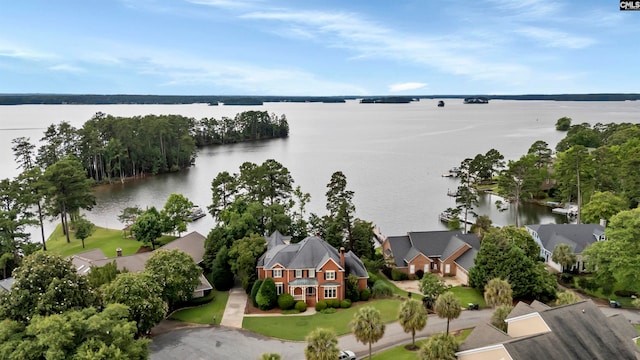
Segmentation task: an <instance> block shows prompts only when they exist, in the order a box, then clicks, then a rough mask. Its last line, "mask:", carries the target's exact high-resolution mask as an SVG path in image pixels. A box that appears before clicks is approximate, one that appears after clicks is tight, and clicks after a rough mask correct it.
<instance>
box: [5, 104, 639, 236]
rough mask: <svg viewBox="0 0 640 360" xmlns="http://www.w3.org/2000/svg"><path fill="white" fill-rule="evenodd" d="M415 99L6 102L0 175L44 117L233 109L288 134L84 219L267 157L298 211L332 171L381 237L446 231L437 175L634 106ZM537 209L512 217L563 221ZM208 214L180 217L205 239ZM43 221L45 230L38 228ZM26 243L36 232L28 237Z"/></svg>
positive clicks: (105, 191) (445, 200) (150, 184)
mask: <svg viewBox="0 0 640 360" xmlns="http://www.w3.org/2000/svg"><path fill="white" fill-rule="evenodd" d="M445 102H446V106H445V107H444V108H439V107H437V106H436V104H437V100H421V101H419V102H413V103H410V104H359V103H358V102H356V101H348V102H346V103H335V104H324V103H265V104H264V105H263V106H208V105H206V104H191V105H18V106H0V146H2V148H0V164H2V167H1V168H2V169H3V171H2V177H14V176H16V175H17V174H18V170H17V169H16V164H15V162H14V160H13V153H12V151H11V140H12V139H13V138H16V137H19V136H26V137H30V138H31V139H32V141H36V140H38V139H40V138H41V137H42V135H43V132H44V130H45V129H46V127H47V126H48V125H50V124H51V123H59V122H60V121H68V122H69V123H70V124H72V125H73V126H76V127H80V126H82V124H83V123H84V122H85V121H86V120H88V119H90V118H91V117H92V116H93V114H95V113H96V112H99V111H100V112H104V113H107V114H111V115H114V116H134V115H146V114H180V115H184V116H189V117H194V118H197V119H200V118H203V117H216V118H221V117H222V116H229V117H232V116H234V115H235V114H236V113H238V112H241V111H244V110H267V111H269V112H274V113H276V114H285V115H286V116H287V119H288V121H289V126H290V136H289V138H287V139H276V140H267V141H259V142H252V143H241V144H234V145H225V146H211V147H206V148H203V149H201V150H200V151H199V152H198V157H197V159H196V164H195V166H193V167H192V168H190V169H188V170H185V171H183V172H180V173H175V174H167V175H161V176H155V177H151V176H150V177H147V178H144V179H141V180H137V181H134V182H130V183H127V184H124V185H120V184H118V185H112V186H101V187H98V188H96V198H97V205H96V206H95V207H94V209H93V210H92V211H90V212H88V213H87V217H88V218H89V219H90V220H91V221H93V222H94V223H95V224H97V225H99V226H105V227H110V228H121V227H122V225H121V224H120V223H119V222H118V220H117V215H118V214H119V213H120V211H121V210H122V209H123V208H125V207H127V206H133V205H138V206H141V207H142V208H144V207H147V206H156V207H159V208H160V207H162V206H163V205H164V202H165V200H166V199H167V197H168V196H169V194H171V193H182V194H184V195H185V196H186V197H188V198H189V199H190V200H191V201H193V202H194V203H196V204H199V205H200V206H201V207H206V206H208V205H209V204H210V203H211V189H210V186H211V180H213V178H214V177H215V176H216V175H217V174H218V173H219V172H220V171H225V170H226V171H229V172H232V173H233V172H238V167H239V166H240V164H242V163H243V162H245V161H251V162H255V163H262V162H263V161H264V160H266V159H269V158H273V159H275V160H277V161H279V162H280V163H282V164H283V165H284V166H285V167H287V168H288V169H289V170H290V171H291V174H292V176H293V178H294V180H295V182H296V183H295V184H296V185H300V186H301V187H302V190H303V191H305V192H309V193H310V194H311V203H310V204H309V206H308V210H309V211H311V212H315V213H318V214H319V215H323V214H325V212H326V210H325V201H326V198H325V193H326V184H327V183H328V182H329V179H330V177H331V174H332V173H333V172H335V171H338V170H340V171H343V172H344V173H345V175H346V176H347V179H348V188H349V189H350V190H353V191H354V192H355V197H354V202H355V205H356V213H357V214H356V215H357V217H359V218H362V219H365V220H368V221H372V222H374V223H375V224H377V225H378V226H379V227H380V229H381V230H382V232H383V233H384V234H385V235H402V234H405V233H406V232H408V231H420V230H439V229H445V228H446V227H445V226H444V225H443V224H442V223H441V222H440V221H439V220H438V214H439V213H440V212H442V211H443V210H445V209H446V208H448V207H454V206H455V201H454V199H453V198H451V197H448V196H447V190H448V189H454V188H456V187H457V181H456V180H455V179H451V178H445V177H442V176H441V175H442V174H443V173H444V172H446V171H447V170H448V169H449V168H451V167H454V166H458V165H459V164H460V162H461V161H462V160H464V159H465V158H468V157H471V158H472V157H474V156H475V155H476V154H478V153H483V154H484V153H486V152H487V151H488V150H489V149H491V148H495V149H496V150H498V151H499V152H500V153H502V154H503V155H504V156H505V158H506V159H517V158H519V157H520V156H521V155H523V154H524V153H526V151H527V150H528V148H529V146H530V145H531V144H532V143H533V142H535V141H536V140H543V141H546V142H547V143H548V144H549V146H550V147H551V148H554V147H555V145H556V143H557V142H558V141H559V140H560V139H562V138H563V137H564V133H563V132H559V131H556V130H555V127H554V126H555V123H556V120H557V119H558V118H560V117H563V116H568V117H570V118H572V119H573V123H583V122H585V123H590V124H595V123H598V122H601V123H609V122H632V123H638V122H639V120H640V119H639V118H638V114H640V102H637V101H627V102H555V101H507V100H505V101H499V100H492V101H491V102H490V103H489V104H463V103H462V99H448V100H445ZM498 199H499V198H498V197H497V196H495V195H486V196H483V197H482V199H481V205H480V208H479V210H478V212H479V213H481V214H488V215H489V216H490V217H491V219H492V220H493V221H494V223H496V224H498V225H506V224H513V223H514V222H515V221H514V219H515V218H514V216H515V215H514V213H513V210H511V209H509V210H507V211H504V212H499V211H498V209H497V208H496V206H495V205H494V203H495V201H496V200H498ZM565 220H566V219H564V218H563V217H562V216H557V215H553V214H551V212H550V210H549V209H547V208H544V207H537V206H533V205H527V206H524V209H522V211H521V219H520V224H533V223H549V222H562V221H565ZM212 226H213V221H212V219H211V217H210V216H209V215H208V216H206V217H205V218H203V219H201V220H198V221H196V222H194V223H192V224H190V230H197V231H199V232H201V233H202V234H205V235H206V234H207V233H208V232H209V229H210V228H211V227H212ZM52 228H53V225H52V224H48V225H47V233H49V232H50V231H51V229H52ZM35 239H36V240H39V238H38V237H37V236H36V238H35Z"/></svg>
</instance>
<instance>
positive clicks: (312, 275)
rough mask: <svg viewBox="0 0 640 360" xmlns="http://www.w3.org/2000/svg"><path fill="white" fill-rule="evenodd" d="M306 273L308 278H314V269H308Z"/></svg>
mask: <svg viewBox="0 0 640 360" xmlns="http://www.w3.org/2000/svg"><path fill="white" fill-rule="evenodd" d="M307 273H308V274H309V277H310V278H314V277H316V270H315V269H309V270H307Z"/></svg>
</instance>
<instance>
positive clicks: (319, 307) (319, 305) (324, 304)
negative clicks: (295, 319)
mask: <svg viewBox="0 0 640 360" xmlns="http://www.w3.org/2000/svg"><path fill="white" fill-rule="evenodd" d="M326 308H327V302H326V301H324V300H320V301H318V302H317V303H316V311H322V310H324V309H326Z"/></svg>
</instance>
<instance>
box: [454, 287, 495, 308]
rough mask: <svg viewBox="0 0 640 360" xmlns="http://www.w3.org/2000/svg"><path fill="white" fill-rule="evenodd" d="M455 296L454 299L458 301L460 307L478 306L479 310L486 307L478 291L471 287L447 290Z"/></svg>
mask: <svg viewBox="0 0 640 360" xmlns="http://www.w3.org/2000/svg"><path fill="white" fill-rule="evenodd" d="M449 291H451V292H452V293H454V294H455V295H456V298H458V300H459V301H460V305H462V307H467V304H469V303H474V304H478V305H479V306H480V307H481V308H483V307H487V303H486V302H485V301H484V296H483V295H482V292H480V290H479V289H476V288H472V287H463V286H455V287H452V288H451V289H449Z"/></svg>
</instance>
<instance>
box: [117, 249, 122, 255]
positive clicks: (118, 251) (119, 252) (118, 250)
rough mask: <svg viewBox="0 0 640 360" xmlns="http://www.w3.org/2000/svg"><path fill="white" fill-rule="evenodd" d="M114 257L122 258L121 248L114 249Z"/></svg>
mask: <svg viewBox="0 0 640 360" xmlns="http://www.w3.org/2000/svg"><path fill="white" fill-rule="evenodd" d="M116 256H122V249H121V248H117V249H116Z"/></svg>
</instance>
